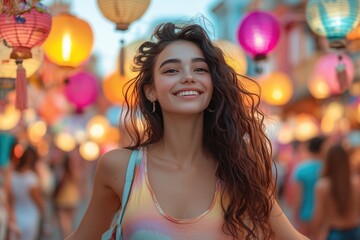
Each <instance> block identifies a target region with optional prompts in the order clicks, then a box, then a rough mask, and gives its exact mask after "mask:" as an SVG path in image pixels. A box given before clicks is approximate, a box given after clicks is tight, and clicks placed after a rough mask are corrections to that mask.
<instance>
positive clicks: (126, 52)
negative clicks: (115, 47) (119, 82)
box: [118, 39, 146, 80]
mask: <svg viewBox="0 0 360 240" xmlns="http://www.w3.org/2000/svg"><path fill="white" fill-rule="evenodd" d="M145 41H146V40H145V39H140V40H137V41H134V42H131V43H129V44H126V45H122V46H121V49H120V53H119V58H118V66H119V69H118V70H119V71H120V74H121V75H125V76H126V78H127V79H129V80H130V79H132V78H134V77H136V75H137V72H135V71H133V70H132V67H133V65H134V57H135V54H136V52H137V50H138V48H139V47H140V45H141V44H142V43H143V42H145ZM122 44H124V43H122Z"/></svg>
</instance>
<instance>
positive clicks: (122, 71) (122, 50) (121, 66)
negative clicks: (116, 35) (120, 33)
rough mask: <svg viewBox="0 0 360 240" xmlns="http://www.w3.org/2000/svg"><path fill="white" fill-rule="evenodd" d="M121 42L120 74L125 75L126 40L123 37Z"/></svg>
mask: <svg viewBox="0 0 360 240" xmlns="http://www.w3.org/2000/svg"><path fill="white" fill-rule="evenodd" d="M120 43H121V48H120V75H121V76H124V75H125V69H124V65H125V63H124V61H125V49H124V40H123V39H121V41H120Z"/></svg>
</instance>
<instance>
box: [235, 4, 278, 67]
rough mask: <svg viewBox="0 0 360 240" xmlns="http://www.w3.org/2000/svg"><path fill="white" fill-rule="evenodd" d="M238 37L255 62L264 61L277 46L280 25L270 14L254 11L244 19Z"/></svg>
mask: <svg viewBox="0 0 360 240" xmlns="http://www.w3.org/2000/svg"><path fill="white" fill-rule="evenodd" d="M237 37H238V40H239V43H240V45H241V46H242V47H243V48H244V50H245V51H246V52H248V53H249V54H250V55H251V56H253V58H254V59H255V60H262V59H265V58H266V55H267V54H268V53H269V52H270V51H271V50H272V49H273V48H274V47H275V46H276V44H277V42H278V40H279V37H280V24H279V22H278V21H277V20H276V18H275V17H273V16H272V15H271V14H270V13H268V12H265V11H253V12H251V13H249V14H247V15H246V16H245V17H244V18H243V19H242V21H241V23H240V26H239V29H238V31H237Z"/></svg>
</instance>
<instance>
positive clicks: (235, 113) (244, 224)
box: [125, 23, 274, 239]
mask: <svg viewBox="0 0 360 240" xmlns="http://www.w3.org/2000/svg"><path fill="white" fill-rule="evenodd" d="M177 40H185V41H190V42H192V43H194V44H196V45H197V46H198V47H199V48H200V49H201V50H202V52H203V54H204V57H205V59H206V61H207V64H208V66H209V69H210V74H211V78H212V82H213V86H214V91H213V95H212V99H211V102H210V105H209V109H212V110H215V111H204V131H203V132H204V136H203V146H204V148H205V149H206V150H207V151H208V152H209V153H210V154H211V155H212V156H213V157H214V159H216V161H217V162H218V168H217V172H216V175H217V177H218V178H219V179H220V180H221V181H222V183H223V190H222V194H221V196H222V207H223V209H224V213H225V215H224V217H225V224H224V226H223V230H224V232H225V233H227V234H229V235H232V236H233V237H234V238H239V237H240V236H241V235H245V236H246V239H270V238H271V236H272V234H273V231H272V229H271V226H270V224H269V215H270V212H271V208H272V200H271V199H272V196H273V194H274V185H273V179H272V160H271V144H270V141H269V139H268V138H267V136H266V134H265V129H264V114H263V113H262V112H261V110H260V109H259V96H258V95H256V94H254V93H251V92H249V91H248V90H246V88H245V87H244V85H243V83H242V81H241V80H242V79H243V78H247V77H245V76H241V75H239V74H237V73H236V72H235V71H234V69H233V68H231V67H230V66H229V65H228V64H227V63H226V62H225V59H224V53H223V52H222V51H221V49H220V48H219V47H217V46H216V45H215V44H214V43H212V41H211V40H210V38H209V36H208V34H207V33H206V30H205V29H204V28H203V27H202V26H201V25H200V24H194V23H193V24H182V25H176V24H174V23H164V24H161V25H159V26H158V27H157V28H156V29H155V31H154V34H153V36H152V41H146V42H144V43H143V44H142V45H141V46H140V47H139V49H138V52H137V54H136V56H135V58H134V64H135V65H134V70H135V71H138V75H137V77H135V78H134V79H132V80H131V81H129V82H128V85H132V86H129V88H127V90H126V92H125V99H126V105H127V111H126V114H125V119H126V121H125V124H126V129H128V131H129V133H130V134H131V138H132V143H131V146H129V148H130V149H136V148H139V147H143V146H147V145H149V144H152V143H155V142H157V141H158V140H159V139H161V138H162V136H163V132H164V129H163V117H162V112H161V107H160V105H159V104H158V103H156V110H155V112H154V113H152V109H153V105H152V103H151V102H150V101H149V100H148V99H147V98H146V96H145V92H144V86H146V85H148V84H149V85H151V84H153V82H154V79H153V72H154V69H153V68H154V62H155V61H156V59H157V56H158V55H159V54H160V53H161V51H163V50H164V48H165V47H166V46H167V45H169V44H171V43H172V42H174V41H177ZM249 80H250V81H252V80H251V79H249ZM254 84H256V85H257V83H256V82H255V81H254ZM257 86H258V85H257ZM132 87H134V89H135V90H134V91H130V90H129V89H131V88H132ZM139 110H140V113H141V114H139ZM139 119H140V120H141V122H142V124H143V127H142V128H140V127H139V124H138V121H139Z"/></svg>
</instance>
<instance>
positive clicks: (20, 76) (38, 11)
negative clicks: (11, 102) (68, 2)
mask: <svg viewBox="0 0 360 240" xmlns="http://www.w3.org/2000/svg"><path fill="white" fill-rule="evenodd" d="M1 10H2V13H1V14H0V26H1V27H0V37H1V38H3V39H4V43H5V45H6V46H8V47H11V48H12V52H11V54H10V58H11V59H15V62H16V65H17V75H16V87H15V88H16V108H17V109H20V110H24V109H26V108H27V90H26V85H27V79H26V70H25V68H24V67H23V65H22V63H23V61H24V59H29V58H31V57H32V53H31V49H32V48H33V47H35V46H38V45H41V44H42V43H43V42H44V41H45V39H46V38H47V36H48V34H49V32H50V29H51V15H50V14H49V12H48V9H47V7H46V6H45V5H43V4H42V3H40V2H38V1H30V0H27V1H26V0H22V1H20V0H19V1H11V0H8V1H4V2H3V5H2V9H1Z"/></svg>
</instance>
